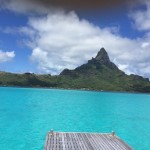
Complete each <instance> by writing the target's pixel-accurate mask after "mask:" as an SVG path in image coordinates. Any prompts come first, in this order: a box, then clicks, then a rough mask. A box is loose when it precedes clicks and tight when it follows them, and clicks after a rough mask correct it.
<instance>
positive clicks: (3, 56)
mask: <svg viewBox="0 0 150 150" xmlns="http://www.w3.org/2000/svg"><path fill="white" fill-rule="evenodd" d="M14 57H15V52H14V51H11V52H3V51H2V50H0V63H2V62H6V61H10V60H12V59H13V58H14Z"/></svg>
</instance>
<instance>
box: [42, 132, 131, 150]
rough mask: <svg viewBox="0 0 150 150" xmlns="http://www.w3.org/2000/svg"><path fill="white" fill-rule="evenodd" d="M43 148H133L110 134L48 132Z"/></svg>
mask: <svg viewBox="0 0 150 150" xmlns="http://www.w3.org/2000/svg"><path fill="white" fill-rule="evenodd" d="M44 150H133V149H132V148H131V147H129V146H128V145H127V144H126V143H125V142H124V141H123V140H121V139H120V138H119V137H117V136H116V135H114V136H113V135H112V134H98V133H75V132H74V133H70V132H68V133H67V132H49V133H48V134H47V137H46V141H45V145H44Z"/></svg>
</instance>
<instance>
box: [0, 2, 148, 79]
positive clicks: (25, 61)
mask: <svg viewBox="0 0 150 150" xmlns="http://www.w3.org/2000/svg"><path fill="white" fill-rule="evenodd" d="M95 2H96V1H95ZM0 4H1V5H0V6H1V8H0V20H1V21H0V70H1V71H7V72H17V73H24V72H34V73H50V74H59V73H60V72H61V71H62V70H63V69H65V68H69V69H74V68H75V67H77V66H79V65H81V64H83V63H86V62H87V60H89V59H91V57H94V56H95V55H96V54H97V52H98V51H99V49H100V48H101V47H104V48H105V49H106V50H107V52H108V53H109V56H110V59H111V61H113V62H114V63H115V64H117V66H118V67H119V68H120V69H121V70H123V71H125V72H126V73H127V74H131V73H133V74H138V75H142V76H144V77H150V59H149V58H150V43H149V42H150V21H149V20H150V15H149V14H150V2H149V1H147V0H144V1H139V2H138V3H136V4H133V3H132V5H131V4H129V3H123V5H122V4H119V5H118V6H112V7H111V8H110V6H106V7H104V8H102V7H97V6H93V5H92V7H96V8H95V9H93V8H89V6H87V7H88V9H85V8H83V9H77V8H73V7H72V5H69V7H68V8H69V9H67V10H66V8H64V7H61V5H59V7H58V6H57V5H58V4H57V5H56V6H55V7H52V6H51V3H47V5H45V3H38V2H36V1H35V0H31V1H28V0H27V1H25V0H21V1H19V0H10V1H7V0H6V1H4V0H0ZM101 4H102V5H103V3H101Z"/></svg>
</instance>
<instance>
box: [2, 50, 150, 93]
mask: <svg viewBox="0 0 150 150" xmlns="http://www.w3.org/2000/svg"><path fill="white" fill-rule="evenodd" d="M0 85H3V86H4V85H6V86H26V87H52V88H72V89H90V90H108V91H129V92H149V93H150V82H149V79H147V78H143V77H141V76H138V75H126V74H125V73H124V72H123V71H121V70H119V69H118V67H117V66H116V65H115V64H114V63H112V62H111V61H110V59H109V57H108V54H107V52H106V50H105V49H104V48H102V49H101V50H100V51H99V52H98V54H97V56H96V57H95V58H92V59H91V60H89V61H88V63H86V64H83V65H81V66H80V67H77V68H76V69H74V70H69V69H65V70H63V71H62V72H61V73H60V75H58V76H51V75H37V74H30V73H25V74H12V73H5V72H0Z"/></svg>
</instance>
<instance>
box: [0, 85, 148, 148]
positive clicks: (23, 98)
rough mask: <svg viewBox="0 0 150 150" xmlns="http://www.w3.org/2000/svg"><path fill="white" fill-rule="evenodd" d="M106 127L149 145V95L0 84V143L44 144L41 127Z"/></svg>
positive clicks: (135, 143) (79, 129)
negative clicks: (15, 86) (18, 86)
mask: <svg viewBox="0 0 150 150" xmlns="http://www.w3.org/2000/svg"><path fill="white" fill-rule="evenodd" d="M50 129H54V130H55V131H69V132H71V131H75V132H103V133H106V132H111V131H112V130H114V131H115V132H116V134H117V135H118V136H119V137H121V138H122V139H123V140H124V141H126V142H127V143H128V144H129V145H131V146H132V147H133V148H134V149H136V150H149V149H150V95H148V94H129V93H111V92H91V91H76V90H56V89H31V88H11V87H9V88H7V87H0V149H3V150H43V146H44V141H45V136H46V133H47V132H48V131H49V130H50Z"/></svg>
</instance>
